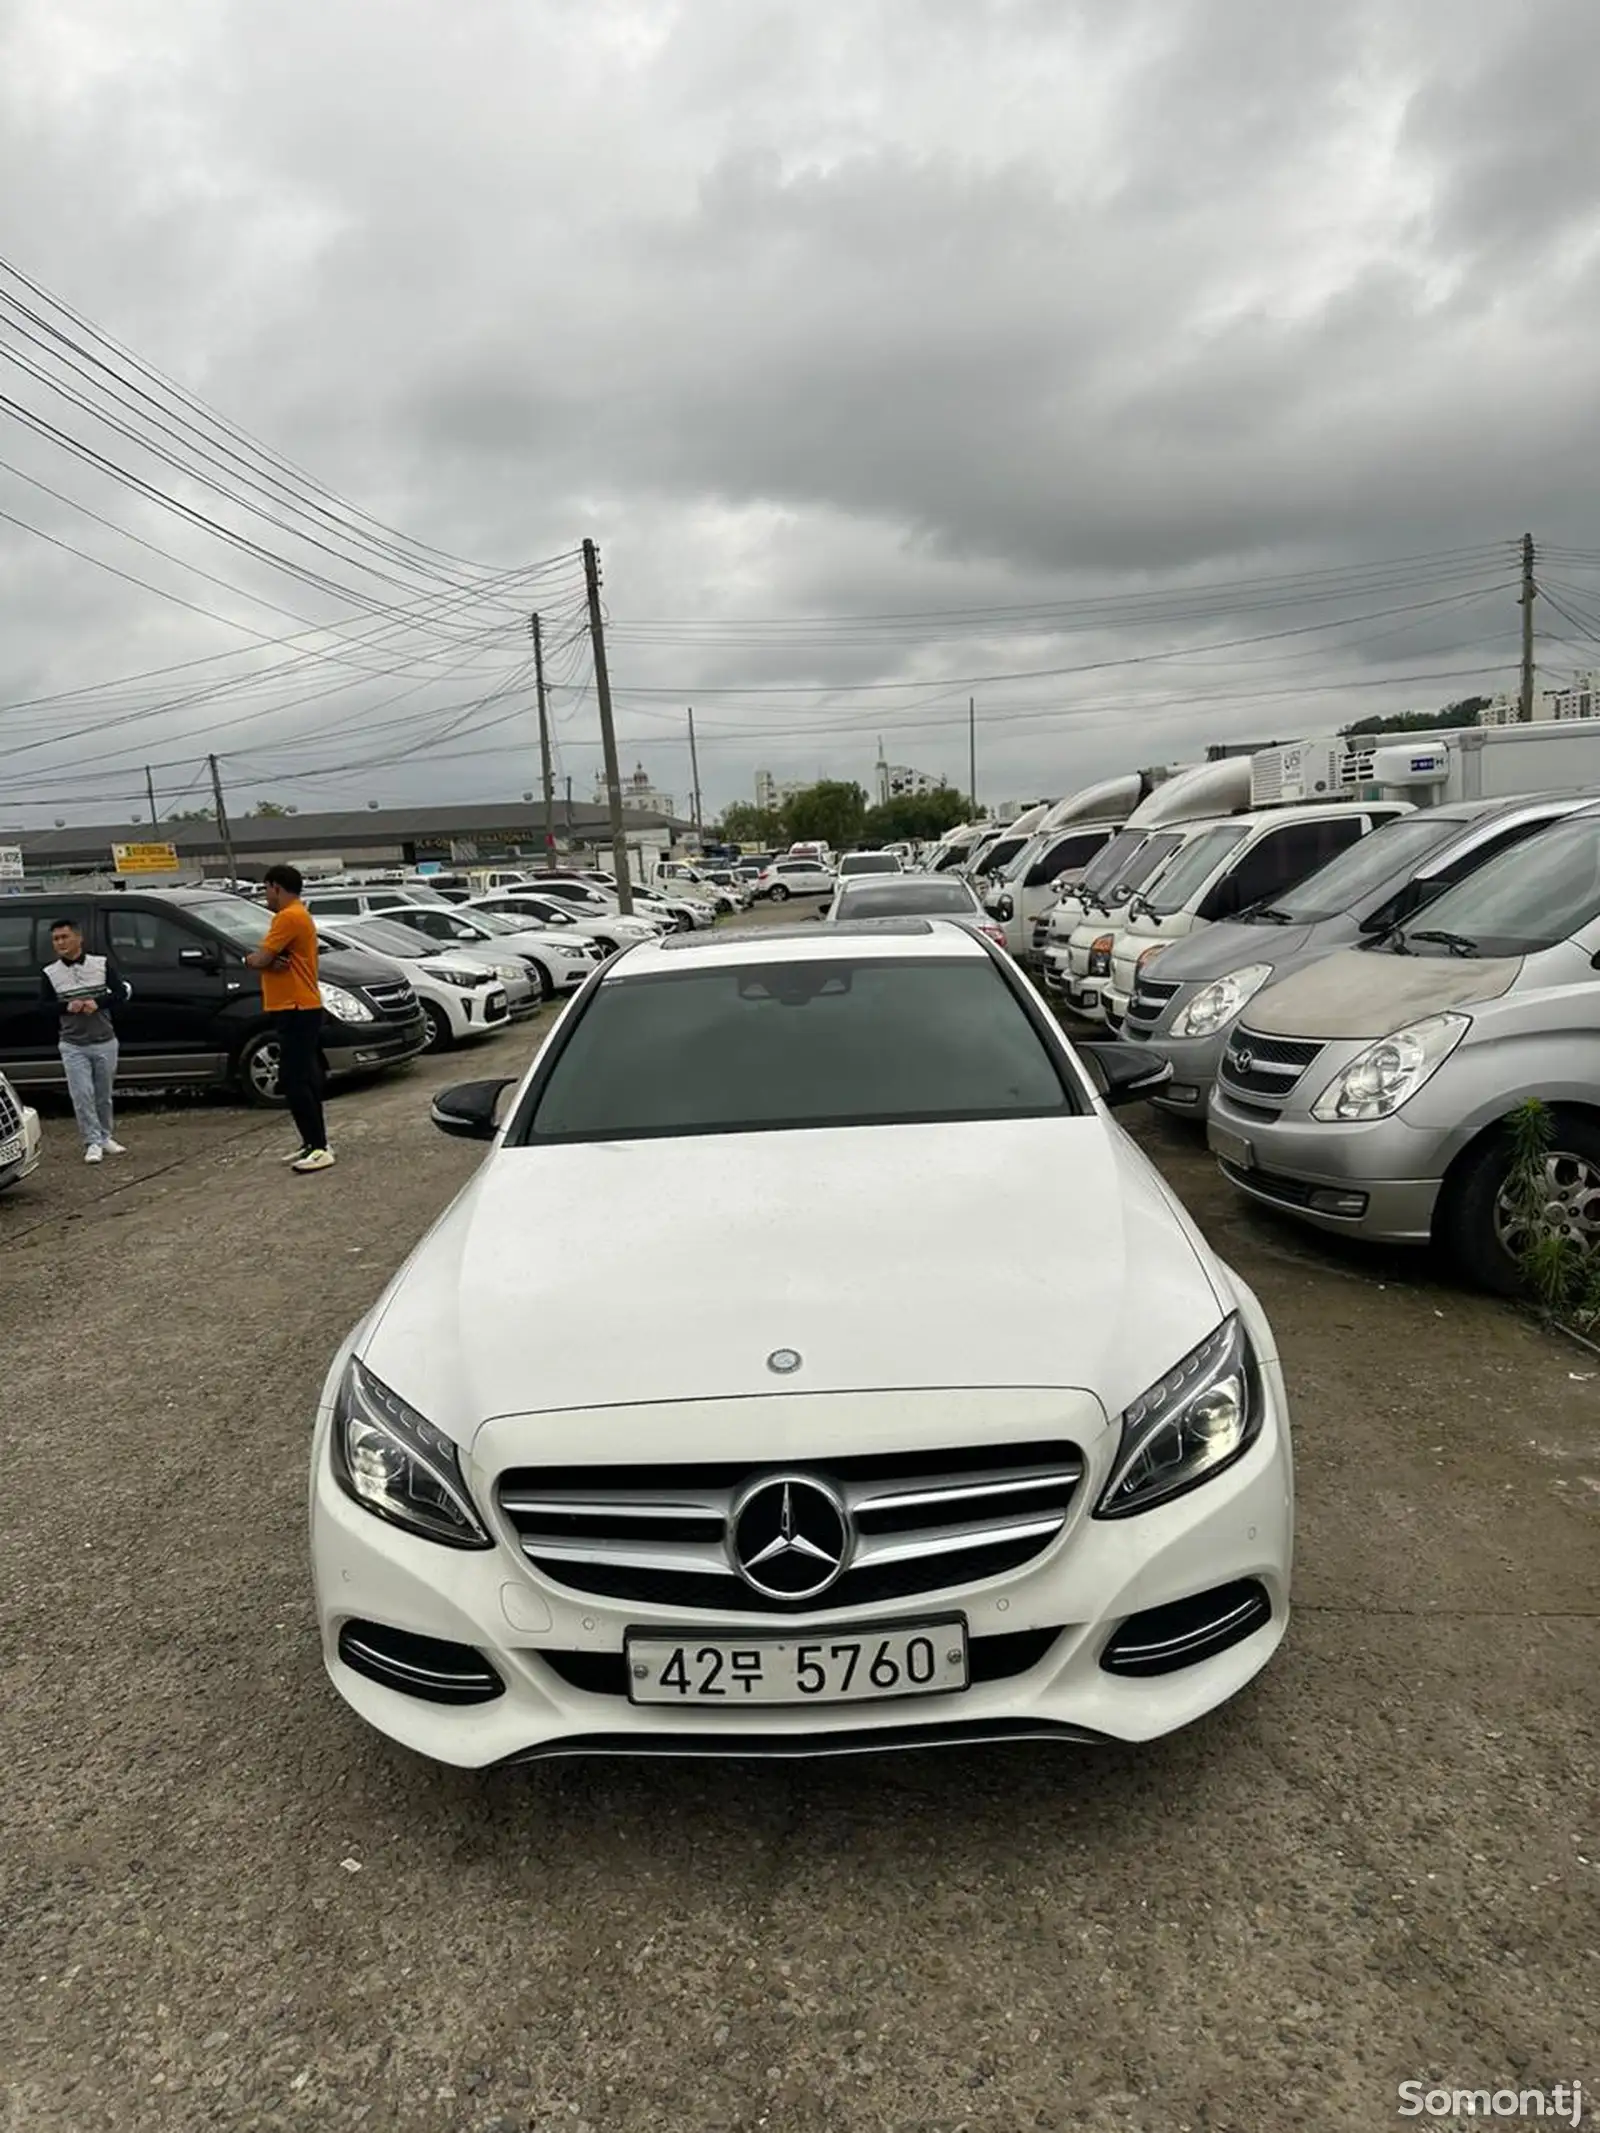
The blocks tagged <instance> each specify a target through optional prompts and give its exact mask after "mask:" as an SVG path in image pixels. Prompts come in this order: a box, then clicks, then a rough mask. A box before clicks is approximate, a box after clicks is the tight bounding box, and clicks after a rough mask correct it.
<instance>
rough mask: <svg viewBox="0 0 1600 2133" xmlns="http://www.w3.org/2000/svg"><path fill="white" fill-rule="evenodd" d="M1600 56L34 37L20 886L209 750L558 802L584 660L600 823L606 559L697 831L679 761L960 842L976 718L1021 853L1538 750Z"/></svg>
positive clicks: (558, 7) (342, 779)
mask: <svg viewBox="0 0 1600 2133" xmlns="http://www.w3.org/2000/svg"><path fill="white" fill-rule="evenodd" d="M1595 57H1596V25H1595V17H1594V13H1593V6H1592V0H1524V4H1523V5H1522V6H1521V7H1518V8H1508V7H1506V6H1505V5H1504V4H1503V0H1496V4H1492V5H1491V4H1484V0H1406V4H1404V5H1401V6H1396V5H1394V4H1393V0H1370V4H1369V0H1323V4H1320V5H1318V6H1315V7H1313V6H1310V5H1309V4H1308V5H1295V4H1285V0H1120V4H1119V5H1117V6H1116V7H1110V6H1107V5H1104V4H1100V5H1090V4H1087V0H1084V4H1078V0H848V4H847V0H383V5H381V6H378V5H374V4H373V0H274V5H272V6H271V7H263V6H260V5H258V4H256V0H206V4H205V5H197V4H195V0H0V197H3V198H4V199H5V201H6V202H7V206H8V211H9V212H8V214H7V217H6V219H5V227H4V234H3V238H0V249H3V252H4V255H5V258H6V260H7V261H8V262H9V267H10V269H14V270H15V272H11V271H6V270H0V461H3V464H0V512H4V513H5V514H6V516H5V517H4V518H0V829H3V828H4V827H5V826H9V825H15V824H19V823H27V822H31V823H38V822H43V821H48V820H51V819H54V818H56V817H57V816H59V817H62V818H64V819H67V820H76V821H87V820H122V821H125V820H128V819H131V818H132V817H133V815H134V813H135V810H136V805H137V804H138V796H139V795H140V794H141V792H142V788H143V783H144V771H143V765H144V764H145V763H146V762H147V761H148V762H151V763H152V764H154V765H155V767H156V780H157V785H158V790H159V794H160V798H161V801H162V804H163V805H181V804H193V801H192V800H190V801H188V802H187V803H186V802H185V800H184V798H183V797H182V796H183V795H184V794H185V793H186V791H187V789H189V788H191V787H192V786H193V785H194V783H195V781H196V780H197V779H198V778H199V776H200V774H201V768H202V759H203V756H204V753H205V751H206V750H207V749H208V748H215V749H216V750H217V752H218V753H219V755H220V757H221V758H222V763H223V769H224V775H225V777H226V779H227V782H228V785H229V788H230V791H231V792H232V793H233V794H234V795H236V799H237V804H239V805H247V804H249V802H250V801H251V800H252V799H259V798H261V797H263V796H266V797H276V798H279V799H282V800H286V801H293V802H294V803H295V804H298V805H300V806H302V807H305V808H311V807H318V806H348V805H359V804H362V803H363V802H364V801H366V800H369V799H378V800H383V801H393V800H403V799H416V798H421V797H430V798H434V797H444V796H448V797H458V798H461V799H473V800H477V799H492V798H500V797H505V796H508V795H510V794H513V793H520V792H522V791H524V790H528V789H531V788H532V787H533V786H535V785H536V783H537V779H538V750H537V742H536V729H535V726H534V721H533V711H532V703H533V696H532V687H531V678H530V672H529V668H528V654H529V651H530V646H529V641H528V634H527V616H528V614H529V613H530V612H531V611H532V609H533V608H535V607H537V608H539V610H540V611H541V613H542V614H543V616H544V618H545V619H544V630H545V637H546V643H547V647H548V650H549V668H550V674H551V679H552V682H553V684H554V687H553V707H554V712H555V720H556V727H555V731H556V736H557V744H558V758H559V760H558V769H559V773H560V775H561V777H562V778H563V779H565V778H566V777H567V776H571V778H572V779H573V790H574V794H575V795H576V796H579V797H584V798H587V797H589V796H590V795H591V793H592V788H593V780H594V775H595V770H596V767H597V764H598V760H599V747H598V728H597V723H596V713H595V703H594V697H593V693H592V689H591V687H590V682H591V670H590V664H589V656H588V647H587V642H586V639H585V637H584V635H583V633H582V630H581V626H580V625H581V612H580V595H581V590H582V581H581V570H580V568H579V566H578V565H577V562H576V560H575V551H576V549H577V547H578V544H579V543H580V541H581V540H582V539H583V538H584V537H585V536H589V537H592V538H593V539H594V540H595V541H597V542H598V544H599V546H600V550H601V555H602V561H603V567H604V577H605V601H606V607H607V612H608V616H609V625H610V636H609V641H610V650H611V666H612V678H613V682H614V684H615V687H616V692H617V706H618V724H619V729H620V733H621V736H622V749H623V753H624V756H625V767H631V765H632V763H633V762H634V761H635V760H642V762H643V763H644V765H645V767H646V768H647V770H648V771H649V772H650V773H651V774H652V775H653V777H654V778H655V780H656V782H657V784H658V785H659V786H661V787H663V788H665V789H666V790H667V791H668V792H670V793H671V794H673V795H674V797H675V798H677V799H678V800H679V802H680V804H681V803H682V801H683V800H684V798H685V797H686V794H687V789H688V752H687V748H686V745H685V727H686V721H685V710H686V707H687V706H689V705H691V704H692V705H693V706H694V707H695V717H696V723H697V727H698V729H699V735H700V740H701V772H702V782H703V786H704V790H705V796H706V800H707V804H708V807H715V806H717V805H720V804H721V803H723V802H725V801H727V800H729V799H733V798H747V797H749V796H750V790H751V781H752V776H753V773H754V771H755V769H756V768H757V767H759V766H765V767H768V768H770V769H772V770H773V771H774V772H776V773H777V774H778V775H780V776H789V777H812V776H816V775H817V774H819V773H821V774H827V775H840V776H853V777H858V778H860V779H861V780H862V781H863V782H868V783H870V781H871V777H872V766H873V764H874V762H875V760H876V758H877V754H878V746H879V739H880V736H881V738H882V740H883V743H884V746H885V749H886V752H887V754H888V756H889V758H890V759H891V760H893V761H897V762H907V763H911V764H915V765H918V766H920V767H924V768H926V769H928V770H931V771H934V772H939V773H944V774H947V775H948V776H949V777H950V778H951V780H952V781H953V782H957V783H961V784H963V785H964V784H965V782H966V767H967V699H968V696H969V695H971V696H973V697H975V699H976V702H977V717H978V757H979V760H978V783H979V792H980V796H981V797H982V798H985V799H991V800H993V799H1002V798H1022V797H1025V796H1028V795H1034V794H1042V793H1051V794H1055V793H1059V792H1063V791H1068V790H1071V789H1072V788H1073V787H1074V786H1075V785H1078V784H1082V783H1085V782H1087V781H1089V780H1090V779H1092V778H1095V777H1098V776H1104V775H1107V774H1110V773H1112V772H1114V771H1117V770H1120V769H1124V768H1131V767H1134V766H1136V765H1140V764H1147V763H1154V762H1161V761H1169V762H1176V761H1180V760H1185V759H1192V758H1193V757H1194V756H1195V755H1196V754H1197V753H1199V752H1200V751H1202V750H1203V748H1204V746H1205V744H1206V743H1207V742H1209V741H1214V740H1224V739H1241V738H1252V737H1257V736H1260V737H1267V738H1270V737H1277V736H1286V735H1290V734H1295V733H1308V732H1317V731H1328V730H1330V729H1331V728H1333V727H1336V726H1338V725H1340V724H1343V723H1346V722H1347V721H1348V720H1349V719H1351V718H1353V717H1358V716H1361V715H1364V714H1365V713H1367V712H1371V711H1380V710H1398V709H1405V708H1423V707H1431V706H1435V705H1438V704H1441V703H1444V702H1446V701H1448V700H1450V699H1451V698H1453V697H1456V696H1460V695H1464V694H1468V693H1474V692H1476V691H1477V690H1479V689H1482V690H1484V691H1491V690H1494V689H1498V688H1504V687H1506V686H1508V685H1513V683H1514V671H1515V662H1516V658H1517V611H1516V607H1515V604H1514V602H1515V586H1514V583H1513V580H1514V578H1515V572H1516V561H1515V544H1516V541H1517V539H1518V537H1519V536H1520V535H1521V533H1522V532H1523V531H1524V530H1525V529H1528V530H1531V531H1532V532H1533V533H1534V534H1535V535H1536V537H1537V539H1538V541H1539V543H1540V553H1541V560H1540V574H1541V583H1542V584H1543V585H1544V586H1545V587H1546V589H1547V591H1548V593H1549V596H1550V597H1549V598H1547V599H1545V600H1543V601H1541V603H1540V606H1539V620H1540V628H1541V633H1542V634H1541V643H1540V664H1541V682H1542V684H1544V685H1553V684H1554V683H1556V682H1558V681H1560V680H1562V679H1564V678H1566V677H1567V676H1569V675H1570V674H1571V673H1572V672H1573V671H1574V670H1576V669H1577V668H1579V667H1581V666H1584V665H1587V664H1588V662H1589V661H1590V659H1591V658H1593V659H1594V660H1595V661H1596V662H1597V663H1600V494H1597V490H1596V479H1595V469H1596V467H1597V465H1600V384H1597V380H1600V360H1597V347H1600V68H1597V67H1596V65H1595ZM19 277H20V278H19ZM61 307H66V308H64V309H63V308H61ZM97 335H103V336H106V337H108V339H105V340H102V339H99V338H97V337H96V336H97ZM136 365H142V366H147V367H145V368H140V367H136ZM189 396H192V397H189ZM197 403H198V404H197ZM117 573H123V574H124V575H118V574H117ZM135 581H137V582H135ZM1558 603H1559V604H1558ZM195 797H196V798H198V797H199V796H198V794H196V795H195Z"/></svg>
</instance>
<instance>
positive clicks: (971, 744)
mask: <svg viewBox="0 0 1600 2133" xmlns="http://www.w3.org/2000/svg"><path fill="white" fill-rule="evenodd" d="M967 788H968V789H967V798H968V799H969V800H970V801H971V802H972V812H973V814H974V815H976V814H977V812H978V699H977V698H976V697H975V696H969V697H968V698H967Z"/></svg>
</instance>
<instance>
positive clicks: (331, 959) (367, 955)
mask: <svg viewBox="0 0 1600 2133" xmlns="http://www.w3.org/2000/svg"><path fill="white" fill-rule="evenodd" d="M404 968H405V966H404V964H402V963H397V962H395V960H394V959H393V958H392V957H391V956H386V955H379V954H378V953H377V951H376V949H370V948H324V949H322V950H321V951H320V952H319V953H318V956H317V975H318V976H319V977H323V978H326V979H327V980H328V982H329V984H330V985H391V984H393V982H394V977H395V972H396V971H398V970H403V969H404Z"/></svg>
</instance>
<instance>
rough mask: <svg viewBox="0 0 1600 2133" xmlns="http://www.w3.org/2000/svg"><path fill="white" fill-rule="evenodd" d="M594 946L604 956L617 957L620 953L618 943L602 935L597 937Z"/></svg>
mask: <svg viewBox="0 0 1600 2133" xmlns="http://www.w3.org/2000/svg"><path fill="white" fill-rule="evenodd" d="M594 944H595V946H596V947H597V948H598V949H599V950H600V952H601V954H602V955H615V954H616V953H617V952H618V950H617V944H616V942H615V941H611V940H607V939H606V938H605V937H604V935H602V934H598V933H597V934H596V935H595V937H594Z"/></svg>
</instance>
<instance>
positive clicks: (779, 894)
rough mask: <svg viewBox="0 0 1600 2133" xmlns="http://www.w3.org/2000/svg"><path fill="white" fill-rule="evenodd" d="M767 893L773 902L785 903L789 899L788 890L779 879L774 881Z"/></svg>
mask: <svg viewBox="0 0 1600 2133" xmlns="http://www.w3.org/2000/svg"><path fill="white" fill-rule="evenodd" d="M767 894H768V895H769V896H770V897H771V898H772V901H773V902H774V903H775V904H786V903H787V902H788V901H789V892H788V890H787V889H786V888H785V887H784V885H783V883H782V882H781V881H775V882H774V883H773V884H772V887H771V888H770V889H769V890H768V891H767Z"/></svg>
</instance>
